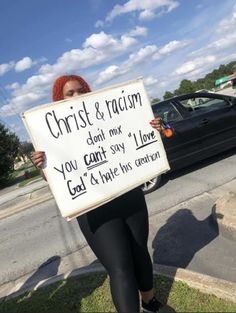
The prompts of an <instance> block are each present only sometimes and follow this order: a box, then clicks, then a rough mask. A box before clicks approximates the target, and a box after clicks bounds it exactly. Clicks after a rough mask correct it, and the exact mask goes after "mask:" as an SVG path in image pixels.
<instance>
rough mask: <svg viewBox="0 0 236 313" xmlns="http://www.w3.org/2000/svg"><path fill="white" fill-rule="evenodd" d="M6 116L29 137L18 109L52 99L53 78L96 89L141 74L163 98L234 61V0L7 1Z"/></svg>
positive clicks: (0, 83)
mask: <svg viewBox="0 0 236 313" xmlns="http://www.w3.org/2000/svg"><path fill="white" fill-rule="evenodd" d="M0 12H1V13H0V15H1V18H0V42H1V45H0V121H1V122H4V123H5V124H6V126H7V127H9V128H10V129H11V130H13V131H15V132H16V133H17V135H18V136H19V137H20V139H21V140H22V141H23V140H29V139H28V135H27V134H26V131H25V129H24V126H23V124H22V122H21V119H20V117H19V114H20V113H22V112H24V111H26V110H27V109H29V108H31V107H33V106H36V105H40V104H44V103H48V102H50V101H51V98H50V89H51V86H52V82H53V80H54V79H55V78H56V77H57V76H59V75H62V74H67V73H68V74H69V73H73V74H79V75H81V76H83V77H84V78H85V79H86V80H87V81H88V83H89V84H90V86H91V87H92V89H93V90H96V89H100V88H102V87H105V86H109V85H113V84H116V83H120V82H124V81H127V80H130V79H135V78H137V77H140V76H142V77H143V79H144V83H145V86H146V89H147V91H148V94H149V97H150V99H151V98H154V97H159V98H162V96H163V94H164V92H165V91H166V90H169V91H173V90H174V89H176V88H177V87H178V85H179V83H180V81H181V80H182V79H190V80H195V79H198V78H200V77H203V76H204V75H205V74H206V73H208V72H210V71H212V70H213V69H214V68H217V67H218V66H219V65H220V64H226V63H228V62H231V61H234V60H236V49H235V47H236V1H235V0H223V1H218V0H217V1H216V0H198V1H197V0H129V1H127V0H124V1H121V0H120V1H114V0H109V1H108V0H86V1H82V0H70V1H66V0H50V1H49V0H13V1H9V0H1V2H0Z"/></svg>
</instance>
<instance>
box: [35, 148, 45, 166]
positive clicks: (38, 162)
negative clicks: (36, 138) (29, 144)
mask: <svg viewBox="0 0 236 313" xmlns="http://www.w3.org/2000/svg"><path fill="white" fill-rule="evenodd" d="M32 161H33V162H34V165H35V166H36V167H37V168H40V169H42V167H43V162H44V161H45V152H44V151H33V152H32Z"/></svg>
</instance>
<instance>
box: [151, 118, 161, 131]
mask: <svg viewBox="0 0 236 313" xmlns="http://www.w3.org/2000/svg"><path fill="white" fill-rule="evenodd" d="M150 125H151V126H152V127H153V128H154V129H156V130H158V131H159V133H160V132H161V131H162V128H163V127H162V125H161V118H160V117H156V118H155V119H153V120H151V122H150Z"/></svg>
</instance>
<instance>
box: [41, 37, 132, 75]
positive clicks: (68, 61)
mask: <svg viewBox="0 0 236 313" xmlns="http://www.w3.org/2000/svg"><path fill="white" fill-rule="evenodd" d="M136 43H137V40H136V39H135V38H133V37H131V36H128V35H123V36H121V37H120V38H114V37H112V36H111V35H108V34H106V33H104V32H100V33H98V34H93V35H91V36H90V37H88V38H87V39H86V40H85V42H84V43H83V47H84V49H73V50H70V51H67V52H65V53H64V54H63V55H62V56H61V57H59V58H58V59H57V62H56V63H55V64H53V65H50V64H45V65H43V66H41V68H40V69H39V73H40V74H47V73H54V74H61V73H68V72H71V71H76V70H78V69H81V68H88V67H90V66H93V65H98V64H101V63H103V62H107V61H109V60H111V59H113V58H114V57H116V56H118V55H120V54H121V53H123V52H125V51H126V50H127V49H129V48H130V47H132V46H133V45H135V44H136Z"/></svg>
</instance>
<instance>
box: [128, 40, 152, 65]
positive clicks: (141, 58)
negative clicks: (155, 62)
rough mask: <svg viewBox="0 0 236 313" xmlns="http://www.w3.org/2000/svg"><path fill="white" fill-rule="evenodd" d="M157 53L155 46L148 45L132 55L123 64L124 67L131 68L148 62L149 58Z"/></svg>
mask: <svg viewBox="0 0 236 313" xmlns="http://www.w3.org/2000/svg"><path fill="white" fill-rule="evenodd" d="M155 52H157V46H155V45H149V46H146V47H144V48H141V49H139V51H138V52H136V53H132V54H130V56H129V59H128V60H127V61H126V62H125V64H124V65H125V67H131V66H134V65H136V64H138V63H141V62H145V61H147V60H150V58H151V57H152V56H153V55H154V54H155Z"/></svg>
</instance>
